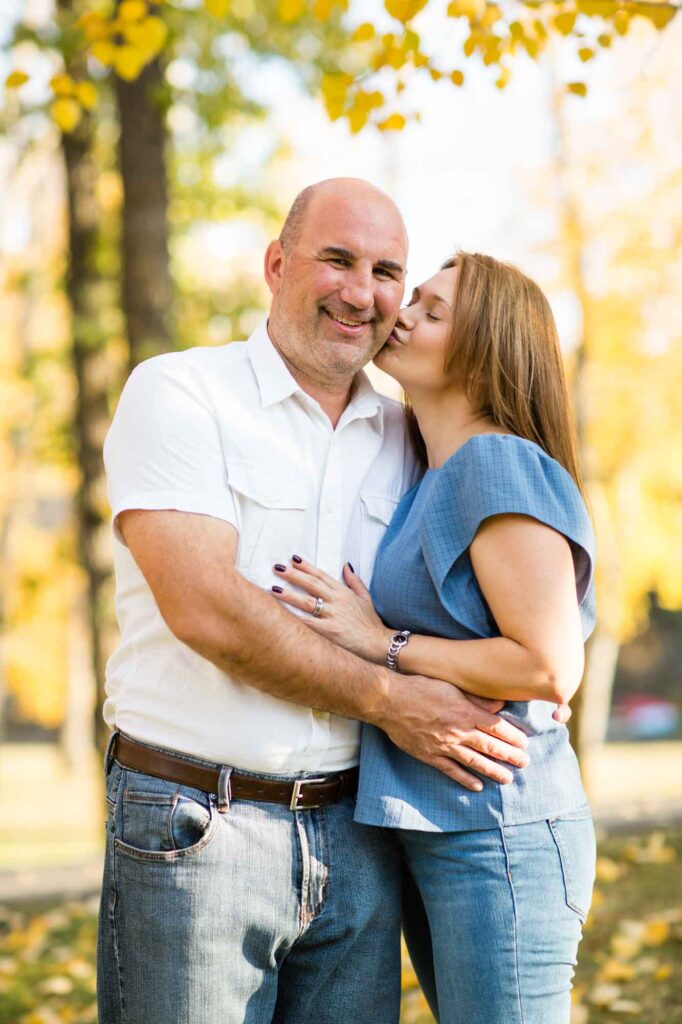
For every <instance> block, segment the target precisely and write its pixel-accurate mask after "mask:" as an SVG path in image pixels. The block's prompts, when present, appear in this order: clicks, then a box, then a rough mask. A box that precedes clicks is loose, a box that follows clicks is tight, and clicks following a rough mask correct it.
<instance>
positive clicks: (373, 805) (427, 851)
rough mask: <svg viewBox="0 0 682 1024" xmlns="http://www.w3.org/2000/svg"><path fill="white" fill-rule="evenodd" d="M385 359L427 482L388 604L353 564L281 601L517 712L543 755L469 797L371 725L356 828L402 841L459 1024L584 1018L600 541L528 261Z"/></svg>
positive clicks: (411, 503)
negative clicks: (588, 726)
mask: <svg viewBox="0 0 682 1024" xmlns="http://www.w3.org/2000/svg"><path fill="white" fill-rule="evenodd" d="M376 364H377V366H379V367H380V368H381V369H382V370H384V371H385V372H386V373H389V374H390V375H391V376H393V377H395V379H396V380H397V381H399V383H400V384H401V385H402V387H403V388H404V390H405V393H406V396H407V399H408V403H409V406H408V416H409V419H410V429H411V431H412V434H413V438H414V440H415V444H416V446H417V450H418V451H419V452H420V453H421V454H422V456H423V458H424V460H425V462H426V465H427V468H426V470H425V473H424V476H423V478H422V479H421V481H420V483H419V484H417V486H416V487H414V488H413V489H412V490H411V491H409V492H408V493H407V494H406V495H405V496H404V497H403V499H402V500H401V502H400V504H399V505H398V507H397V509H396V512H395V515H394V517H393V520H392V522H391V524H390V526H389V528H388V530H387V532H386V535H385V537H384V540H383V542H382V545H381V547H380V549H379V553H378V556H377V561H376V565H375V570H374V575H373V578H372V586H371V596H370V593H368V592H367V591H366V590H365V588H364V587H363V585H362V584H361V583H360V581H359V580H358V579H357V577H355V575H354V573H353V570H352V567H351V566H347V567H346V568H345V569H344V581H345V584H346V585H345V586H344V584H343V583H339V582H337V581H335V580H333V579H332V578H331V577H329V576H327V575H326V574H324V573H322V572H320V571H319V570H317V569H316V568H315V567H314V566H311V565H309V564H307V563H305V562H299V561H298V559H297V560H295V562H294V564H293V565H292V566H291V567H289V568H287V569H286V570H285V571H284V572H283V573H281V572H280V573H279V575H280V576H284V578H285V579H286V580H287V581H288V582H289V583H291V584H292V585H294V586H295V588H296V589H295V590H292V589H290V588H285V589H284V590H283V592H282V593H281V594H279V595H278V596H279V597H280V599H281V600H283V601H285V602H286V603H288V604H290V605H292V606H293V607H296V608H299V609H302V610H304V611H308V612H310V611H311V609H312V605H313V604H314V601H315V600H316V599H317V598H322V599H323V601H324V605H323V610H322V614H321V615H319V617H317V618H315V617H310V618H308V619H307V620H306V621H308V622H309V624H310V626H311V628H313V629H316V630H318V632H321V633H322V634H323V635H326V636H327V637H329V638H330V639H332V640H334V641H335V642H336V643H338V644H340V645H342V646H344V647H346V648H348V649H349V650H352V651H354V652H355V653H357V654H360V655H362V656H363V657H365V658H367V659H369V660H372V661H376V662H384V661H387V658H388V661H387V663H388V664H389V666H390V667H395V668H397V670H398V671H400V672H403V673H420V674H423V675H429V676H434V677H437V678H440V679H444V680H447V681H449V682H451V683H453V684H454V685H456V686H458V687H460V688H461V689H463V690H466V691H468V692H469V693H470V694H473V695H477V696H479V697H485V698H491V699H497V700H500V701H505V702H506V704H505V707H504V710H503V711H502V712H501V713H502V715H504V716H505V717H506V718H508V719H509V721H511V722H512V723H513V724H515V725H517V726H519V727H520V728H521V729H523V730H524V732H525V733H526V735H527V736H528V747H527V753H528V755H529V758H530V762H529V764H528V766H527V767H526V768H524V769H515V768H513V769H511V770H510V772H509V782H508V783H507V784H504V785H500V784H498V783H495V782H492V781H490V780H488V779H485V778H479V777H478V776H477V775H475V774H474V773H467V777H466V778H465V779H464V780H463V784H462V785H461V786H460V785H458V784H456V783H454V782H453V781H452V780H451V779H449V778H447V777H446V776H445V775H444V774H442V773H440V772H438V771H437V770H436V769H435V768H433V767H430V766H428V765H426V764H423V763H421V762H419V761H416V760H414V759H412V758H410V757H409V756H408V755H407V754H405V753H404V752H403V751H401V750H399V749H398V748H397V747H395V746H393V745H392V744H391V742H390V740H389V739H388V738H387V737H386V736H385V735H384V734H383V733H382V732H381V731H379V730H376V729H373V728H370V727H366V728H365V730H364V732H363V743H362V763H361V780H360V791H359V794H358V805H357V812H356V819H357V820H358V821H360V822H363V823H365V824H370V825H380V826H385V827H386V826H388V827H390V828H392V829H394V830H395V834H396V837H397V841H398V843H399V845H400V847H401V849H402V851H403V855H404V859H405V863H406V865H407V869H408V874H409V879H408V892H407V896H406V902H405V932H406V937H407V941H408V946H409V948H410V952H411V954H412V958H413V961H414V963H415V966H416V968H417V972H418V974H419V977H420V981H421V982H422V985H423V987H424V989H425V991H426V993H427V996H428V998H429V1001H430V1003H431V1006H432V1009H433V1011H434V1014H435V1015H436V1017H437V1018H438V1019H439V1021H440V1022H441V1024H567V1022H568V1020H569V1016H570V987H571V978H572V975H573V965H574V964H575V958H576V951H577V948H578V943H579V941H580V935H581V926H582V923H583V921H584V918H585V915H586V913H587V910H588V907H589V904H590V899H591V892H592V884H593V878H594V859H595V849H594V831H593V828H592V822H591V818H590V813H589V808H588V806H587V801H586V797H585V793H584V790H583V787H582V784H581V781H580V774H579V771H578V766H577V762H576V759H575V756H574V754H573V751H572V750H571V747H570V745H569V742H568V735H567V731H566V728H565V726H564V725H562V724H560V723H558V722H557V721H555V720H554V718H553V710H554V707H555V705H556V704H558V703H565V702H567V701H568V700H569V699H570V698H571V697H572V696H573V694H574V692H575V690H576V689H577V687H578V685H579V682H580V678H581V675H582V671H583V658H584V652H583V644H584V639H585V637H586V636H587V635H588V634H589V632H590V631H591V629H592V626H593V622H594V611H593V585H592V575H593V536H592V529H591V525H590V520H589V516H588V514H587V511H586V508H585V503H584V500H583V497H582V484H581V478H580V471H579V468H578V463H577V457H576V448H575V441H574V435H573V429H572V426H571V420H570V413H569V403H568V395H567V391H566V385H565V381H564V375H563V369H562V361H561V353H560V350H559V345H558V340H557V334H556V328H555V325H554V320H553V318H552V314H551V311H550V308H549V305H548V303H547V300H546V299H545V297H544V295H543V294H542V292H541V291H540V289H539V288H538V287H537V285H535V284H534V283H533V282H532V281H530V280H529V279H528V278H527V277H525V276H524V275H523V274H521V273H520V272H519V271H518V270H517V269H515V268H514V267H511V266H508V265H504V264H501V263H498V262H497V261H495V260H493V259H491V258H490V257H486V256H479V255H471V254H467V253H460V254H458V255H457V256H455V257H454V258H453V259H452V260H450V261H448V262H447V263H446V264H445V265H444V267H443V269H442V270H441V271H440V272H439V273H438V274H436V275H435V276H434V277H433V278H431V279H430V280H429V281H427V282H426V283H425V284H423V285H421V286H420V287H419V288H416V289H415V291H414V293H413V295H412V299H411V302H410V303H409V305H408V306H407V307H406V308H405V309H404V310H403V311H402V312H401V315H400V317H399V319H398V321H397V324H396V327H395V329H394V331H393V333H392V334H391V337H390V338H389V340H388V342H387V343H386V345H385V346H384V348H383V349H382V350H381V352H380V353H379V354H378V356H377V358H376ZM375 609H376V611H375ZM317 610H318V612H319V605H318V609H317ZM396 631H400V632H399V633H397V632H396Z"/></svg>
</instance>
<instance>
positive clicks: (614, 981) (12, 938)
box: [0, 831, 682, 1024]
mask: <svg viewBox="0 0 682 1024" xmlns="http://www.w3.org/2000/svg"><path fill="white" fill-rule="evenodd" d="M598 876H599V880H598V884H597V890H596V896H595V902H594V905H593V909H592V911H591V914H590V918H589V920H588V925H587V928H586V931H585V938H584V940H583V943H582V946H581V949H580V963H579V967H578V971H577V975H576V988H575V996H576V999H575V1002H574V1007H573V1024H616V1022H618V1021H630V1022H632V1024H682V957H681V955H680V954H681V953H682V831H675V832H670V833H668V834H666V835H665V836H664V835H663V834H662V833H652V834H649V835H646V836H643V837H642V836H636V837H625V838H614V839H608V840H605V841H603V842H601V843H600V859H599V871H598ZM96 912H97V906H96V900H92V899H90V900H85V901H79V902H72V903H67V904H64V905H62V906H57V907H55V906H54V905H52V906H47V907H41V908H35V909H28V908H27V909H23V910H11V909H4V910H0V1024H59V1022H67V1024H96V1021H97V1012H96V1008H95V968H94V954H95V934H96ZM403 989H404V997H403V1013H402V1017H401V1022H402V1024H428V1022H430V1021H432V1018H431V1016H430V1014H429V1013H428V1009H427V1007H426V1004H425V1002H424V999H423V997H422V995H421V993H420V992H419V989H418V987H417V984H416V979H415V977H414V973H413V972H412V970H411V967H410V966H409V964H408V963H406V965H405V971H404V980H403Z"/></svg>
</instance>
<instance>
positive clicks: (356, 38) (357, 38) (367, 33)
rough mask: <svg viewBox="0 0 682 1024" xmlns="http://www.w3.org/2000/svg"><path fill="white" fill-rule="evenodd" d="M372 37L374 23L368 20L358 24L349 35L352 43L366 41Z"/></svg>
mask: <svg viewBox="0 0 682 1024" xmlns="http://www.w3.org/2000/svg"><path fill="white" fill-rule="evenodd" d="M373 38H374V25H373V24H372V23H371V22H370V21H363V23H362V25H358V27H357V28H356V30H355V32H353V35H352V36H351V39H352V40H353V42H354V43H366V42H368V40H370V39H373Z"/></svg>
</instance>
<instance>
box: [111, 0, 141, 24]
mask: <svg viewBox="0 0 682 1024" xmlns="http://www.w3.org/2000/svg"><path fill="white" fill-rule="evenodd" d="M146 13H147V5H146V3H145V2H144V0H122V3H121V4H120V6H119V8H118V16H119V18H121V20H122V21H141V20H142V18H144V16H145V15H146Z"/></svg>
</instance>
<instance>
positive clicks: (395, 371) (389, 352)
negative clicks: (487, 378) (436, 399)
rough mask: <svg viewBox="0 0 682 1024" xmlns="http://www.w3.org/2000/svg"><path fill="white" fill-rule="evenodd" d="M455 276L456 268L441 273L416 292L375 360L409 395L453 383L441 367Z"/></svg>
mask: <svg viewBox="0 0 682 1024" xmlns="http://www.w3.org/2000/svg"><path fill="white" fill-rule="evenodd" d="M458 273H459V271H458V268H457V267H451V268H449V269H448V270H440V271H439V272H438V273H437V274H434V276H433V277H431V278H429V280H428V281H424V283H423V284H420V285H419V287H418V288H415V289H414V291H413V292H412V298H411V299H410V301H409V303H408V305H407V306H404V307H403V308H402V309H401V310H400V314H399V316H398V319H397V320H396V325H395V327H394V328H393V330H392V331H391V334H390V335H389V338H388V341H387V342H386V344H385V345H384V347H383V348H382V349H380V351H379V352H378V353H377V355H376V356H375V359H374V362H375V363H376V365H377V366H378V367H379V369H380V370H383V371H384V373H388V374H390V376H391V377H395V379H396V380H397V381H398V383H399V384H401V385H402V387H403V388H404V389H405V390H406V391H407V393H408V394H409V393H410V392H411V391H415V390H441V389H442V388H443V387H448V386H451V385H452V383H453V380H452V376H451V375H450V374H446V373H445V369H444V365H445V350H446V346H447V341H448V336H449V334H450V327H451V324H452V317H453V306H454V295H455V289H456V285H457V274H458Z"/></svg>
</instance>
